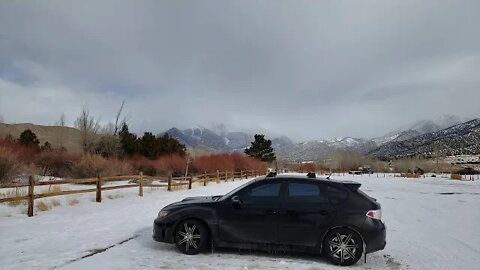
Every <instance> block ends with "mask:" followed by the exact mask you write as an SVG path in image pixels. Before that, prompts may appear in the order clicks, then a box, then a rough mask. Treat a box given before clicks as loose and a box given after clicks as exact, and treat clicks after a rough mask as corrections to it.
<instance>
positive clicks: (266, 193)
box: [245, 182, 282, 201]
mask: <svg viewBox="0 0 480 270" xmlns="http://www.w3.org/2000/svg"><path fill="white" fill-rule="evenodd" d="M281 187H282V183H279V182H277V183H268V184H262V185H258V186H255V187H253V188H251V189H250V190H248V191H247V192H246V194H245V195H246V196H245V197H246V198H245V199H246V201H259V200H260V201H265V200H276V199H279V196H280V188H281Z"/></svg>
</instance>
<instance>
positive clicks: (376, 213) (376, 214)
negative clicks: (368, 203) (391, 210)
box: [367, 209, 382, 219]
mask: <svg viewBox="0 0 480 270" xmlns="http://www.w3.org/2000/svg"><path fill="white" fill-rule="evenodd" d="M367 217H369V218H372V219H382V210H380V209H377V210H369V211H368V212H367Z"/></svg>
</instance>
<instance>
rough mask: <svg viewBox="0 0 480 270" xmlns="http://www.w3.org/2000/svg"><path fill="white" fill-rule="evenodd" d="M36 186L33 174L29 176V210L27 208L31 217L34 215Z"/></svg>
mask: <svg viewBox="0 0 480 270" xmlns="http://www.w3.org/2000/svg"><path fill="white" fill-rule="evenodd" d="M34 188H35V179H34V178H33V176H29V177H28V210H27V214H28V216H29V217H33V200H34V197H33V194H34Z"/></svg>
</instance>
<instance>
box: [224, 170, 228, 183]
mask: <svg viewBox="0 0 480 270" xmlns="http://www.w3.org/2000/svg"><path fill="white" fill-rule="evenodd" d="M227 181H228V171H225V182H227Z"/></svg>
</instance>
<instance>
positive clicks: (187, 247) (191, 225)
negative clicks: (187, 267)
mask: <svg viewBox="0 0 480 270" xmlns="http://www.w3.org/2000/svg"><path fill="white" fill-rule="evenodd" d="M208 237H209V236H208V230H207V228H206V227H205V225H204V224H203V223H202V222H200V221H198V220H194V219H188V220H185V221H183V222H181V223H180V224H179V225H178V226H177V230H176V232H175V244H176V246H177V248H178V250H180V251H181V252H182V253H185V254H187V255H195V254H198V253H200V252H202V251H203V250H205V248H206V247H207V243H208Z"/></svg>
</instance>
